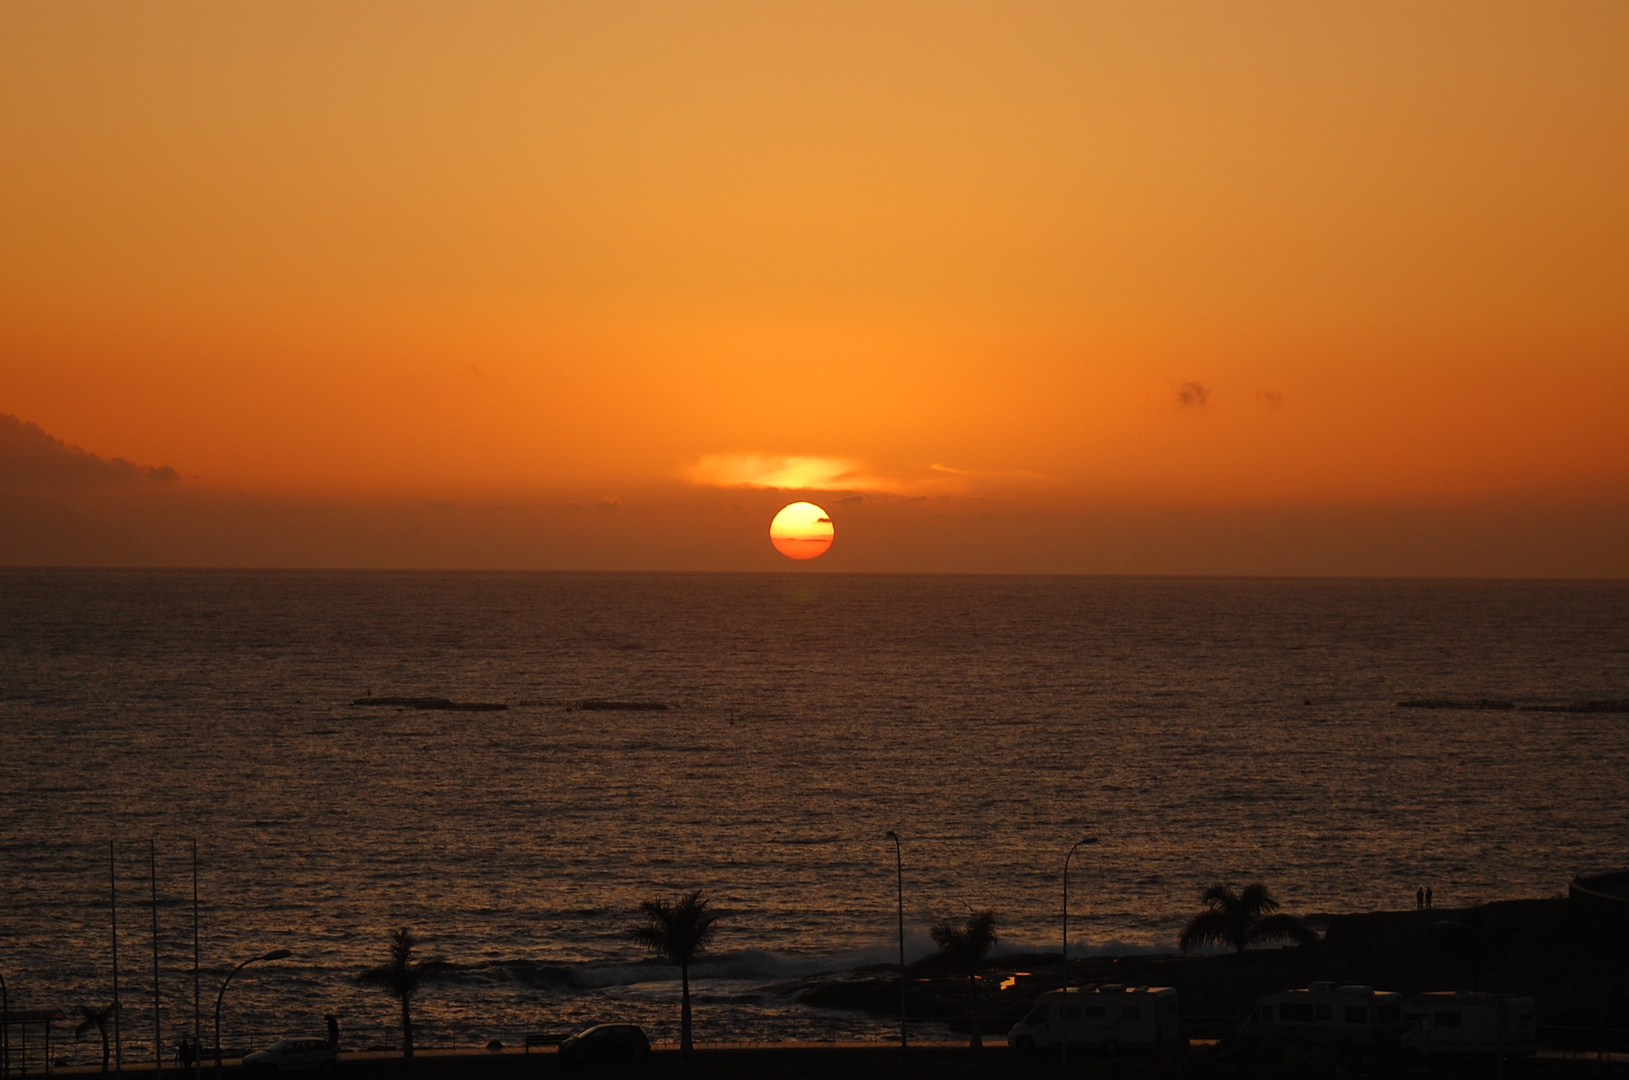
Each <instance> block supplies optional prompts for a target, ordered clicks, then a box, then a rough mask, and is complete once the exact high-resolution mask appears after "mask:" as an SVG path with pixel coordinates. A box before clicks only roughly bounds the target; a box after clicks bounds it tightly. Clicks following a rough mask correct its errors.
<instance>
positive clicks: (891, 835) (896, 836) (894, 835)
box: [883, 829, 899, 840]
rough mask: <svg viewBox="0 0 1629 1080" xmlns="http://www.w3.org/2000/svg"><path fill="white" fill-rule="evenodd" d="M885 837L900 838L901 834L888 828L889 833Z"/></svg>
mask: <svg viewBox="0 0 1629 1080" xmlns="http://www.w3.org/2000/svg"><path fill="white" fill-rule="evenodd" d="M883 839H885V840H898V839H899V836H898V835H897V834H896V833H895V832H894V830H892V829H889V830H888V835H887V836H885V837H883Z"/></svg>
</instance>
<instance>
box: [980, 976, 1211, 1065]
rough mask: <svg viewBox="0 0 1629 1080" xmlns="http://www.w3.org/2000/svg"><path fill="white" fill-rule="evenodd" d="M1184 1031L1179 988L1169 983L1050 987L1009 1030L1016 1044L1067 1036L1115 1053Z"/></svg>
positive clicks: (1052, 1042) (1050, 1043)
mask: <svg viewBox="0 0 1629 1080" xmlns="http://www.w3.org/2000/svg"><path fill="white" fill-rule="evenodd" d="M1181 1037H1182V1013H1181V1010H1180V1008H1179V1007H1178V1004H1177V992H1176V990H1175V989H1173V988H1172V987H1169V986H1121V985H1119V984H1118V983H1110V984H1109V985H1107V986H1102V987H1088V988H1086V989H1080V988H1078V987H1069V988H1068V989H1066V990H1051V991H1048V992H1047V993H1044V994H1042V995H1040V996H1039V997H1037V998H1036V999H1035V1007H1034V1008H1032V1009H1031V1010H1030V1011H1029V1013H1028V1015H1026V1016H1025V1017H1024V1018H1023V1019H1022V1020H1020V1021H1019V1022H1018V1023H1017V1024H1015V1025H1013V1029H1012V1030H1011V1031H1009V1032H1008V1033H1007V1045H1008V1046H1010V1047H1012V1048H1013V1049H1015V1050H1045V1049H1049V1048H1054V1047H1056V1046H1058V1045H1059V1044H1060V1043H1062V1042H1063V1041H1064V1039H1066V1038H1067V1039H1068V1040H1069V1045H1070V1046H1078V1047H1081V1048H1082V1049H1086V1048H1096V1049H1100V1050H1103V1051H1105V1052H1106V1053H1110V1054H1114V1053H1118V1052H1119V1051H1121V1050H1134V1049H1148V1048H1152V1047H1157V1046H1162V1045H1165V1044H1167V1043H1173V1042H1177V1041H1178V1040H1180V1039H1181Z"/></svg>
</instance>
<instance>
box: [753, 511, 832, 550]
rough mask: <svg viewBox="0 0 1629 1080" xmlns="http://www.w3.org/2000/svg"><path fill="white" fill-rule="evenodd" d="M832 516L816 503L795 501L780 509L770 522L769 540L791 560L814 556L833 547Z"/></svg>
mask: <svg viewBox="0 0 1629 1080" xmlns="http://www.w3.org/2000/svg"><path fill="white" fill-rule="evenodd" d="M833 535H834V533H833V530H832V527H831V518H830V517H829V516H828V515H827V514H826V512H825V511H824V510H822V509H820V507H818V506H816V505H815V504H814V503H809V502H795V503H792V504H791V505H789V506H785V507H782V508H781V512H780V513H778V514H776V515H775V520H774V521H772V522H770V523H769V541H770V543H772V544H774V545H775V550H776V551H778V552H780V553H781V554H782V555H785V556H786V557H787V558H788V559H813V558H815V557H817V556H820V555H824V554H825V553H826V549H827V548H829V547H831V542H832V536H833Z"/></svg>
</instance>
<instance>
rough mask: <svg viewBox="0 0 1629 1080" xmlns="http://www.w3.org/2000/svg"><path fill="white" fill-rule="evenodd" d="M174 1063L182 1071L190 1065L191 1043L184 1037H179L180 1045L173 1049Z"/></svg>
mask: <svg viewBox="0 0 1629 1080" xmlns="http://www.w3.org/2000/svg"><path fill="white" fill-rule="evenodd" d="M175 1063H176V1064H177V1065H179V1066H181V1067H182V1068H183V1069H185V1068H187V1067H188V1066H190V1065H191V1064H192V1043H190V1042H188V1041H187V1037H186V1036H185V1035H183V1036H181V1045H180V1046H177V1047H176V1048H175Z"/></svg>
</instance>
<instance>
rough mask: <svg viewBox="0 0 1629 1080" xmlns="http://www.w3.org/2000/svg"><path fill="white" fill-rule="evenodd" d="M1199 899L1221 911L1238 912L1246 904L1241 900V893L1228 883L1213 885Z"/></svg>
mask: <svg viewBox="0 0 1629 1080" xmlns="http://www.w3.org/2000/svg"><path fill="white" fill-rule="evenodd" d="M1199 899H1200V900H1202V901H1203V902H1204V903H1206V904H1208V905H1210V907H1211V908H1213V909H1215V910H1219V911H1229V912H1237V911H1238V910H1240V909H1241V908H1242V907H1243V906H1244V905H1243V904H1242V903H1241V902H1240V901H1239V895H1238V894H1237V893H1235V892H1234V891H1233V890H1232V889H1230V888H1228V887H1227V886H1226V885H1212V886H1211V887H1210V888H1208V889H1206V890H1205V891H1204V893H1203V894H1202V895H1201V896H1200V897H1199Z"/></svg>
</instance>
